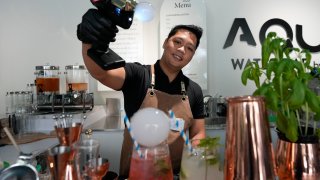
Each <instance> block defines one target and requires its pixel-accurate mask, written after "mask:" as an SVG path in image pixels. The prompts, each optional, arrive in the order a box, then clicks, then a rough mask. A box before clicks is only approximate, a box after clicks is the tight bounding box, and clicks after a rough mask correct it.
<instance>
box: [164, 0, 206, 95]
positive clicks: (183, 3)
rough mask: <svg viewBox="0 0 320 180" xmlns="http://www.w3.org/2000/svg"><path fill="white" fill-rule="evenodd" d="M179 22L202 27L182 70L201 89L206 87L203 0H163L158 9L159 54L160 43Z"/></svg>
mask: <svg viewBox="0 0 320 180" xmlns="http://www.w3.org/2000/svg"><path fill="white" fill-rule="evenodd" d="M179 24H194V25H197V26H200V27H202V28H203V30H204V32H203V36H202V38H201V41H200V45H199V47H198V49H197V51H196V54H195V55H194V57H193V59H192V61H191V62H190V63H189V64H188V65H187V66H186V67H185V68H184V69H183V72H184V74H185V75H186V76H188V77H189V78H190V79H192V80H193V81H195V82H197V83H198V84H199V85H200V86H201V88H202V89H207V35H206V29H207V26H206V5H205V2H204V1H203V0H164V1H163V3H162V6H161V9H160V45H159V47H160V54H162V51H163V50H162V43H163V42H164V41H165V39H166V38H167V35H168V34H169V32H170V30H171V28H173V27H174V26H175V25H179Z"/></svg>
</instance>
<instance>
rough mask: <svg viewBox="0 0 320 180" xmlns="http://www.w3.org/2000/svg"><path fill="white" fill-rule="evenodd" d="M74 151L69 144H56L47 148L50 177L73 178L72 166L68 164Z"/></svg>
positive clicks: (67, 179)
mask: <svg viewBox="0 0 320 180" xmlns="http://www.w3.org/2000/svg"><path fill="white" fill-rule="evenodd" d="M73 157H74V153H73V151H72V150H71V147H69V146H56V147H53V148H51V149H49V150H48V163H49V164H48V165H49V169H50V174H51V176H52V179H66V180H69V179H73V177H76V176H74V174H73V172H74V171H73V167H72V166H71V165H70V161H71V159H73Z"/></svg>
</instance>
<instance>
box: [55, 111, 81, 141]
mask: <svg viewBox="0 0 320 180" xmlns="http://www.w3.org/2000/svg"><path fill="white" fill-rule="evenodd" d="M53 119H54V120H55V121H56V122H57V123H56V126H55V127H54V128H55V131H56V133H57V138H58V140H59V143H60V145H61V146H71V145H72V144H73V143H75V142H77V141H78V140H79V138H80V134H81V131H82V123H75V122H68V121H70V119H68V118H65V117H61V118H60V120H58V119H57V117H54V118H53ZM66 119H67V120H66Z"/></svg>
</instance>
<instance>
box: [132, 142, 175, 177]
mask: <svg viewBox="0 0 320 180" xmlns="http://www.w3.org/2000/svg"><path fill="white" fill-rule="evenodd" d="M166 147H167V146H166ZM142 153H143V157H140V156H139V155H138V153H137V152H136V151H133V155H132V158H131V165H130V173H129V179H130V180H141V179H148V180H166V179H168V180H171V179H173V173H172V168H171V160H170V155H169V151H168V152H164V153H162V152H161V150H160V151H159V149H158V150H155V149H149V150H144V148H142ZM159 153H160V154H159Z"/></svg>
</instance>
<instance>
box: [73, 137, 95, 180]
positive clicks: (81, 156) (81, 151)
mask: <svg viewBox="0 0 320 180" xmlns="http://www.w3.org/2000/svg"><path fill="white" fill-rule="evenodd" d="M99 147H100V145H99V142H98V141H97V140H95V139H84V140H80V141H78V142H76V143H74V144H73V149H74V151H75V166H76V169H77V176H78V179H98V177H97V167H98V157H99Z"/></svg>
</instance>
